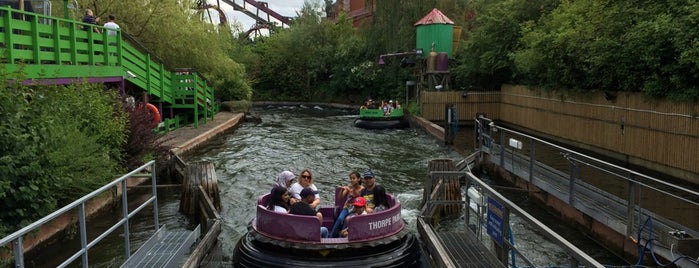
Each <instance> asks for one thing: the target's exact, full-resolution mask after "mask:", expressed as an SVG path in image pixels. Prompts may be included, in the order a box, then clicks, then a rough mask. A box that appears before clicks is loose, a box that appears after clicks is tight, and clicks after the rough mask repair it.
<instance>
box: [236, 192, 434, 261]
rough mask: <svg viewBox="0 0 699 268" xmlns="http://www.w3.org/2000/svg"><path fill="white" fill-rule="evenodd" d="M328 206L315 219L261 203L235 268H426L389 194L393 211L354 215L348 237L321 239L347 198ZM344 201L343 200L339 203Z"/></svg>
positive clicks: (239, 249)
mask: <svg viewBox="0 0 699 268" xmlns="http://www.w3.org/2000/svg"><path fill="white" fill-rule="evenodd" d="M340 190H341V188H337V189H336V191H335V193H336V200H335V204H334V205H322V206H321V207H320V210H319V211H320V212H321V213H322V214H323V222H322V223H321V222H320V220H318V218H316V217H315V216H303V215H293V214H286V213H279V212H275V211H272V210H269V209H267V208H266V207H265V205H266V204H267V199H268V198H269V194H266V195H263V196H261V197H260V198H258V200H257V215H256V217H255V219H253V220H252V221H251V222H250V224H249V225H248V233H247V234H245V235H244V236H243V237H242V238H241V239H240V241H239V242H238V244H237V245H236V248H235V252H234V254H233V267H265V268H269V267H422V266H423V265H422V260H421V251H420V245H419V242H418V240H417V238H416V237H415V235H414V234H412V233H411V232H410V231H409V230H408V229H407V228H406V223H405V221H404V220H403V218H402V216H401V206H400V203H399V202H398V200H396V199H395V198H394V197H393V196H392V195H387V197H388V204H389V205H390V208H389V209H387V210H384V211H380V212H376V213H371V214H366V215H359V216H354V217H353V218H352V220H350V221H348V222H347V228H348V236H347V237H343V238H321V234H320V227H321V226H325V227H327V228H328V230H331V229H332V227H333V224H334V220H335V217H336V216H337V215H338V214H339V213H340V211H341V210H342V207H343V204H344V199H341V198H337V196H338V193H339V192H340ZM337 199H340V200H337Z"/></svg>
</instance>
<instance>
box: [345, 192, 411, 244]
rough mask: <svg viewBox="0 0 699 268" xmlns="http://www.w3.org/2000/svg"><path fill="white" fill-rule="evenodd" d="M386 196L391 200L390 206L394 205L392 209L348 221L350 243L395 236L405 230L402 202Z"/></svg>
mask: <svg viewBox="0 0 699 268" xmlns="http://www.w3.org/2000/svg"><path fill="white" fill-rule="evenodd" d="M386 196H387V197H388V199H389V200H391V201H389V204H390V203H393V205H392V206H391V207H390V208H388V209H386V210H384V211H380V212H375V213H371V214H366V215H359V216H355V217H352V218H349V219H347V228H348V229H347V233H348V235H347V239H348V240H349V241H350V242H355V241H361V240H372V239H376V238H378V237H384V236H389V235H393V234H396V233H398V232H400V231H401V230H403V228H404V227H405V223H404V222H403V217H402V216H401V206H400V202H397V201H393V200H394V198H393V196H391V195H389V194H387V195H386Z"/></svg>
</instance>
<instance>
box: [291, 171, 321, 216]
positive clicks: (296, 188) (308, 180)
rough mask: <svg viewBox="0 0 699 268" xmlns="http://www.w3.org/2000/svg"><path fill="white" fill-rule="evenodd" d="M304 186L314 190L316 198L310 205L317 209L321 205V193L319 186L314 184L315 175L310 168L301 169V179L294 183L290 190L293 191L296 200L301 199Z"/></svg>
mask: <svg viewBox="0 0 699 268" xmlns="http://www.w3.org/2000/svg"><path fill="white" fill-rule="evenodd" d="M304 188H311V189H312V190H313V193H314V194H315V197H316V198H315V200H313V202H312V203H310V205H311V207H312V208H313V209H316V210H317V209H318V205H320V194H319V193H318V188H316V186H315V184H313V175H312V174H311V171H310V170H308V169H304V170H303V171H301V173H299V181H297V182H295V183H294V184H292V185H291V189H289V191H290V192H291V196H292V197H293V198H295V199H296V200H301V191H302V190H303V189H304Z"/></svg>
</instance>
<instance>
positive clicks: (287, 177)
mask: <svg viewBox="0 0 699 268" xmlns="http://www.w3.org/2000/svg"><path fill="white" fill-rule="evenodd" d="M294 180H296V175H294V173H293V172H291V171H288V170H284V171H282V173H279V176H277V181H276V182H275V183H274V186H281V187H284V188H286V189H287V190H288V189H290V188H291V184H293V183H294ZM297 201H298V199H296V198H289V202H288V204H289V206H291V205H292V204H293V203H296V202H297Z"/></svg>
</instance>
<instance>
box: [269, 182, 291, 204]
mask: <svg viewBox="0 0 699 268" xmlns="http://www.w3.org/2000/svg"><path fill="white" fill-rule="evenodd" d="M288 191H289V190H287V189H286V187H284V186H279V185H275V186H274V187H273V188H272V191H270V193H269V199H267V200H268V201H267V209H269V210H274V206H280V207H283V208H285V209H287V210H289V204H287V203H286V202H284V199H283V198H282V196H284V194H285V193H287V192H288Z"/></svg>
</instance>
